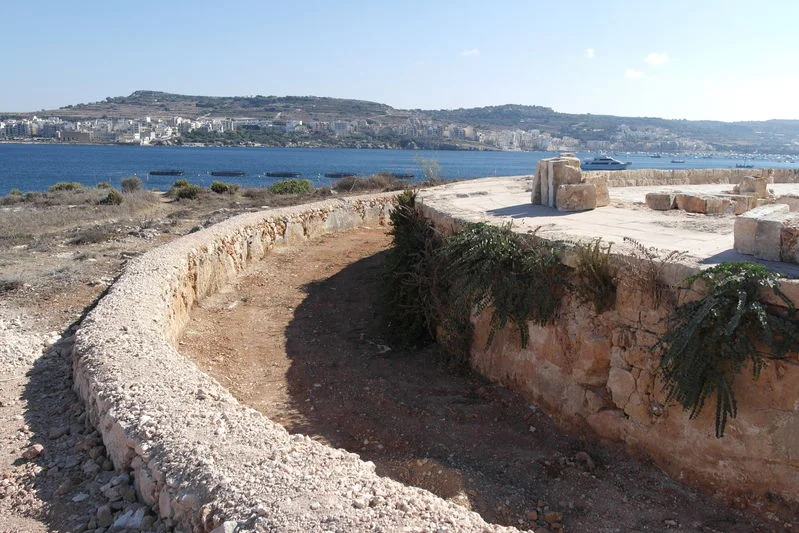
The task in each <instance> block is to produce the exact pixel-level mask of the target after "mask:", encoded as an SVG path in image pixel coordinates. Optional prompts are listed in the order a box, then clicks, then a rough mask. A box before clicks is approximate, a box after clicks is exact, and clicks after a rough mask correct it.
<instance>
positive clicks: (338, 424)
mask: <svg viewBox="0 0 799 533" xmlns="http://www.w3.org/2000/svg"><path fill="white" fill-rule="evenodd" d="M39 200H41V199H39ZM39 200H37V201H36V202H35V203H32V202H26V203H13V204H5V205H4V204H3V203H2V202H0V421H2V422H1V423H0V532H4V531H8V532H12V531H13V532H22V533H38V532H45V531H59V532H82V531H94V532H97V533H101V532H102V533H105V532H112V531H131V532H138V531H156V532H160V531H165V530H166V528H165V526H164V524H162V523H161V522H160V521H159V520H157V519H156V516H155V515H154V514H153V513H152V512H151V511H150V510H149V509H148V508H146V507H145V506H143V505H141V504H140V503H139V502H138V501H137V499H136V494H135V491H134V490H133V486H132V482H131V479H130V477H129V476H128V475H127V474H125V473H120V472H114V471H113V469H112V465H111V463H110V461H109V460H108V458H107V456H106V453H105V449H104V447H103V445H102V442H101V440H100V438H99V436H98V433H97V432H96V431H95V430H94V428H93V427H91V425H90V424H89V423H88V421H87V420H86V414H85V411H84V409H83V406H82V405H81V403H80V402H79V401H78V399H77V397H76V395H75V394H74V393H73V391H72V379H71V362H70V346H71V338H72V334H73V333H74V330H75V328H76V326H77V324H78V323H79V321H80V319H81V317H82V315H83V314H84V313H85V312H86V311H87V310H88V309H89V308H90V307H91V305H92V303H93V302H94V301H95V300H96V299H97V298H98V297H100V296H101V295H102V293H103V291H104V290H105V289H106V288H107V287H108V286H109V285H110V284H111V283H112V281H113V279H114V278H115V277H116V276H117V275H118V274H119V273H120V272H121V270H122V269H123V268H124V265H125V263H126V261H127V260H128V259H130V258H131V257H134V256H136V255H137V254H140V253H142V252H144V251H146V250H148V249H150V248H152V247H153V246H156V245H158V244H160V243H163V242H167V241H169V240H171V239H173V238H175V237H177V236H180V235H183V234H185V233H188V232H190V231H194V230H196V229H197V228H200V227H203V226H207V225H210V224H212V223H214V222H217V221H220V220H223V219H225V218H227V217H229V216H232V215H234V214H237V213H240V212H243V211H246V210H250V209H257V208H259V207H260V206H261V205H267V204H269V205H273V204H272V199H269V198H264V197H262V196H256V197H253V198H248V197H242V196H240V195H236V196H230V197H227V196H224V197H222V196H213V195H206V196H203V197H202V198H200V200H197V201H189V202H187V201H181V202H172V201H168V200H166V199H164V198H161V197H153V196H151V195H138V196H130V197H127V198H126V200H125V202H123V204H122V205H121V206H100V205H97V204H96V202H92V201H87V200H86V198H85V195H82V196H61V197H55V196H53V197H52V198H49V199H48V200H47V201H46V202H42V201H39ZM353 235H355V237H354V240H353V237H352V236H350V237H349V238H344V239H333V238H328V239H326V240H325V241H324V246H321V247H320V246H316V247H310V248H309V250H316V251H317V252H319V251H323V252H324V253H322V255H320V256H318V257H317V258H316V259H313V260H310V259H309V258H307V257H306V258H302V257H300V256H299V255H297V254H298V253H299V252H297V251H294V250H287V251H286V252H281V253H279V254H275V255H274V258H273V259H276V260H278V261H280V262H279V263H268V262H265V263H264V265H263V267H262V268H261V267H259V268H260V269H259V270H257V271H254V272H253V273H251V274H248V275H250V276H251V277H250V278H248V279H250V282H251V283H250V285H248V287H249V288H248V289H247V290H248V291H250V292H247V293H239V292H227V293H223V294H222V295H220V298H221V300H218V302H222V303H221V304H219V305H222V304H224V305H222V309H223V310H226V309H227V310H228V311H230V312H231V313H233V315H232V316H236V315H235V312H238V311H236V310H237V309H239V310H240V311H241V312H257V313H259V314H260V315H261V316H262V317H267V318H269V321H267V322H264V323H263V326H262V327H264V328H273V329H272V330H270V331H267V332H264V335H266V337H264V338H265V339H267V341H265V342H264V343H262V344H263V346H262V347H267V346H272V347H276V348H277V351H275V350H273V349H272V348H269V350H272V351H269V350H266V351H264V352H263V357H266V358H267V360H265V361H261V363H265V364H264V365H263V366H262V367H260V374H259V373H258V372H255V371H251V370H253V368H254V367H253V366H250V367H243V366H241V365H239V362H240V361H239V362H237V361H236V360H235V359H233V356H234V354H233V353H232V351H233V348H232V347H231V346H227V347H225V346H223V345H221V344H219V343H215V342H211V341H212V340H213V339H217V340H218V339H221V338H224V336H223V335H222V334H221V333H220V332H219V331H211V330H203V328H204V327H205V326H200V325H199V323H197V324H195V325H193V326H192V327H193V328H194V329H193V330H192V328H190V332H191V331H195V337H196V338H200V339H202V338H204V339H206V340H208V341H209V342H208V343H207V344H208V347H210V348H212V351H210V352H207V353H206V355H205V356H203V357H205V358H204V359H203V360H204V362H205V364H206V365H207V367H208V368H209V370H210V371H211V372H212V373H214V374H215V375H216V376H217V377H218V379H219V380H220V381H221V382H222V383H223V384H225V385H229V386H231V387H232V388H233V390H234V392H235V393H236V394H237V395H238V396H239V397H240V398H241V399H242V400H244V401H245V402H248V403H251V404H252V405H253V406H254V407H257V408H259V409H261V410H263V411H264V412H266V413H267V414H269V415H270V416H273V417H274V418H275V419H276V420H278V421H280V422H281V423H284V424H285V425H286V426H287V427H288V428H289V429H290V430H291V431H300V432H304V433H308V434H310V435H312V436H313V438H315V439H318V440H322V441H325V442H329V443H331V444H334V445H336V446H343V447H347V448H348V449H351V450H352V451H356V452H358V453H360V454H361V455H362V456H364V458H365V459H370V460H374V461H375V462H376V463H377V464H378V465H379V466H378V468H379V471H380V472H381V473H383V474H385V475H389V476H392V477H395V478H396V479H400V480H402V481H404V482H407V483H412V484H416V485H419V486H422V487H424V488H428V489H430V490H432V491H434V492H438V493H439V494H441V495H442V496H444V497H448V498H451V499H453V501H456V502H459V503H461V504H462V505H466V506H470V507H472V508H473V509H475V510H479V511H480V512H482V513H483V514H484V515H485V516H486V519H488V520H491V521H495V522H498V523H508V524H513V525H522V526H523V527H536V528H537V529H538V530H539V531H542V530H545V529H549V530H557V529H570V530H572V531H587V530H592V531H593V530H597V531H599V530H604V531H627V530H651V531H657V530H663V529H675V530H683V531H772V530H780V529H783V528H784V527H785V526H784V522H785V520H784V518H785V517H781V518H782V520H780V521H773V522H769V523H766V522H762V521H759V520H758V519H756V518H754V517H752V516H748V515H743V514H741V513H740V512H738V511H734V510H732V509H729V508H727V507H724V506H721V505H719V504H718V503H717V502H714V501H712V500H711V499H709V498H707V497H705V496H703V495H701V494H697V493H696V492H694V491H690V490H688V489H686V488H684V487H681V486H679V485H678V484H676V483H674V482H671V481H670V480H668V479H666V478H664V477H663V476H662V475H661V474H660V473H659V472H657V471H656V470H654V469H653V468H651V467H648V466H646V465H641V464H640V463H638V462H636V461H633V460H631V459H628V458H626V457H625V456H623V455H620V454H618V453H617V452H613V451H609V450H605V449H602V448H599V447H596V446H594V444H592V443H590V442H587V441H585V440H580V439H576V438H574V437H570V436H567V435H563V434H561V433H560V432H558V431H557V429H556V428H555V427H554V426H553V425H552V424H551V423H550V422H548V420H547V418H546V417H545V416H543V414H541V413H540V412H538V411H537V410H536V409H535V408H534V406H530V405H528V404H526V403H524V402H523V401H521V399H519V398H518V397H516V396H514V395H509V394H508V393H506V392H504V391H503V390H501V389H498V388H496V387H493V386H491V385H490V384H487V383H484V382H482V381H481V380H479V379H478V378H476V377H474V376H470V375H465V376H464V375H461V376H454V377H453V376H452V375H451V373H449V372H446V371H445V369H443V368H442V367H440V365H436V364H431V361H433V360H434V357H433V355H434V354H431V353H429V352H422V353H417V354H410V353H406V354H396V353H389V352H390V349H389V350H387V349H388V348H390V347H388V346H387V345H386V344H385V343H384V342H383V341H382V340H381V339H380V336H379V334H378V333H377V330H376V329H374V327H375V322H374V320H373V319H374V316H375V315H374V313H373V312H371V311H369V309H370V308H369V307H368V306H369V305H372V306H373V305H374V304H373V303H369V302H364V301H362V300H358V299H357V298H354V297H353V298H345V299H344V300H341V299H338V298H337V299H335V301H342V302H343V304H342V305H344V304H346V305H345V306H344V307H336V306H335V305H333V304H332V303H331V302H332V300H330V299H329V296H331V295H333V294H336V293H338V294H342V293H343V292H347V293H348V294H353V293H363V294H360V295H359V296H364V295H365V293H366V292H368V291H367V290H366V289H367V288H368V287H370V286H371V287H373V286H374V285H373V283H374V281H373V277H374V273H375V272H376V269H379V261H380V255H379V253H378V252H379V251H380V250H381V249H383V248H384V247H385V246H386V244H387V238H386V236H385V234H384V233H383V232H380V231H379V230H377V231H372V232H367V234H364V235H359V234H357V233H355V234H353ZM362 258H365V259H363V261H362V260H361V259H362ZM369 258H371V259H369ZM353 264H356V266H354V267H353V266H352V265H353ZM286 265H291V266H290V267H287V266H286ZM363 269H365V270H363ZM340 272H344V275H341V274H339V273H340ZM278 273H279V274H280V275H281V276H282V277H281V278H280V280H281V282H280V283H279V284H278V285H274V282H273V281H272V277H273V276H275V275H276V274H278ZM347 276H349V277H347ZM370 276H372V277H371V278H370ZM370 280H372V281H370ZM292 281H296V283H292ZM270 283H272V285H270ZM370 284H371V285H370ZM267 288H268V289H267ZM233 289H234V288H231V291H232V290H233ZM266 290H269V291H271V292H270V293H269V294H270V298H265V297H264V296H265V295H266V294H267V293H266V292H264V291H266ZM259 291H260V292H259ZM281 291H283V292H281ZM226 298H227V299H226ZM256 304H257V305H256ZM267 305H268V306H271V307H263V306H267ZM331 305H332V306H333V307H331ZM336 305H338V304H336ZM253 306H256V307H253ZM347 306H350V307H347ZM364 306H366V307H364ZM218 307H219V306H217V307H214V304H213V302H212V303H209V305H208V306H207V307H206V308H204V309H200V310H199V311H198V315H197V316H198V319H201V318H202V313H204V312H205V313H217V314H220V313H219V312H218V311H219V309H218ZM228 307H230V309H228ZM364 309H366V311H364ZM225 312H226V311H225ZM225 312H222V313H221V314H225ZM317 312H325V313H326V314H324V315H318V314H315V313H317ZM364 312H366V313H367V315H363V314H362V313H364ZM358 313H361V314H358ZM369 313H371V315H370V314H369ZM344 319H346V320H348V321H349V322H337V321H340V320H344ZM281 321H282V322H281ZM353 324H356V325H357V327H354V326H353ZM239 327H241V326H239ZM286 327H288V328H289V330H287V331H289V333H290V334H289V335H285V334H284V329H285V328H286ZM292 328H293V329H292ZM307 328H316V331H314V335H312V336H307V335H301V334H300V333H299V332H301V331H307ZM203 331H205V333H202V332H203ZM197 332H200V334H197ZM342 333H343V335H342ZM191 335H192V334H191V333H189V334H187V336H186V342H187V343H189V344H191V343H193V342H194V341H193V340H192V337H191ZM203 335H205V336H203ZM226 335H228V336H229V335H230V332H228V333H226ZM230 338H234V337H230ZM242 338H244V337H242ZM269 339H271V341H269ZM281 343H282V344H281ZM245 344H246V343H245ZM189 347H190V346H187V349H188V348H189ZM194 348H197V343H194ZM321 348H324V349H325V350H327V351H331V350H333V351H335V353H336V354H337V355H336V358H334V359H329V360H326V361H324V362H322V360H320V359H318V358H315V357H314V356H315V355H318V354H319V353H322V352H324V351H325V350H321V352H320V349H321ZM228 349H230V350H231V352H230V353H229V352H228V351H226V350H228ZM259 349H260V348H259ZM281 350H282V351H281ZM270 357H271V359H269V358H270ZM201 358H202V357H201ZM256 362H257V360H256V359H252V360H250V361H249V362H248V364H250V365H253V364H255V363H256ZM248 369H249V370H248ZM410 372H418V373H420V375H423V376H424V378H423V379H422V380H416V383H415V384H414V383H413V382H412V380H409V379H408V375H410ZM248 373H249V374H251V375H249V376H248ZM245 377H246V379H245ZM336 380H337V382H338V383H339V384H343V386H339V387H332V386H330V385H331V383H332V381H336ZM267 382H270V383H267ZM420 382H421V384H423V385H424V387H420V386H419V385H420ZM317 385H318V386H317ZM403 387H405V388H403ZM264 391H266V392H267V394H265V395H264V394H262V393H263V392H264ZM428 393H429V394H428ZM259 402H261V403H259ZM367 405H376V406H378V407H379V409H376V410H373V411H370V410H368V409H367V410H364V409H363V408H364V406H367ZM448 419H451V420H450V421H449V422H447V423H444V422H443V421H446V420H448ZM453 420H454V421H455V423H454V424H453V423H452V421H453ZM422 434H424V435H427V437H425V438H424V439H420V437H421V435H422ZM511 445H512V446H521V448H520V449H521V450H523V451H520V452H518V453H517V454H516V455H511V456H503V455H502V454H503V453H505V452H504V451H501V450H506V449H508V447H509V446H511ZM493 448H496V450H494V451H492V449H493ZM493 455H496V456H497V457H502V459H501V460H499V461H498V460H496V459H497V457H493ZM597 487H599V488H597ZM599 526H601V527H599ZM589 527H590V529H584V528H589Z"/></svg>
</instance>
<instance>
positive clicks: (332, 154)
mask: <svg viewBox="0 0 799 533" xmlns="http://www.w3.org/2000/svg"><path fill="white" fill-rule="evenodd" d="M553 155H556V154H555V153H553V152H476V151H475V152H467V151H430V150H357V149H341V148H262V147H229V148H228V147H185V146H163V147H161V146H151V147H150V146H102V145H64V144H13V143H4V144H0V195H5V194H8V192H9V191H11V190H12V189H19V190H21V191H24V192H28V191H43V190H46V189H47V188H48V187H49V186H50V185H53V184H54V183H57V182H60V181H77V182H79V183H81V184H83V185H85V186H95V185H97V184H98V183H100V182H103V181H105V182H108V183H110V184H111V185H113V186H114V187H119V184H120V181H121V180H122V179H124V178H127V177H130V176H134V175H135V176H138V177H139V178H140V179H141V180H142V181H143V182H144V185H145V187H147V188H149V189H159V190H167V189H169V187H170V186H171V184H172V183H173V182H174V181H175V180H176V179H179V178H178V177H176V176H151V175H149V171H151V170H164V169H179V170H182V171H183V172H184V175H183V176H180V178H186V179H188V180H189V181H191V182H192V183H197V184H199V185H202V186H206V187H207V186H208V185H210V184H211V182H212V181H215V180H219V181H228V182H234V183H238V184H240V185H241V186H242V187H263V186H268V185H270V184H272V183H274V182H276V181H280V180H281V179H284V178H277V177H274V178H273V177H267V176H265V174H266V173H267V172H298V173H299V177H300V178H304V179H310V180H311V181H312V182H313V184H314V185H315V186H325V185H330V184H331V183H332V182H333V181H334V180H333V179H331V178H326V177H325V176H324V174H326V173H336V172H340V173H354V174H358V175H368V174H373V173H377V172H392V173H396V174H413V175H414V179H415V180H418V179H421V178H422V177H423V166H424V164H425V163H424V162H425V161H436V162H438V164H439V165H440V167H441V177H442V178H459V179H470V178H479V177H489V176H517V175H524V174H532V173H533V172H534V170H535V167H536V164H537V162H538V160H539V159H541V158H544V157H552V156H553ZM577 155H578V156H579V157H580V158H581V159H590V158H591V157H593V156H595V155H596V154H577ZM679 157H680V159H684V160H685V163H679V164H675V163H671V160H670V158H669V156H663V157H662V158H652V157H650V156H649V155H647V154H622V155H619V156H617V158H618V159H621V160H623V161H631V162H632V165H631V167H630V168H733V167H735V165H736V164H740V163H741V162H742V160H741V159H740V158H737V159H735V158H723V157H713V158H699V157H688V156H684V155H680V156H679ZM746 163H747V164H753V165H754V166H755V167H769V168H799V164H797V163H794V162H790V161H779V160H768V159H749V160H747V161H746ZM220 170H221V171H231V170H236V171H242V172H245V173H246V175H245V176H236V177H214V176H211V175H210V172H212V171H220Z"/></svg>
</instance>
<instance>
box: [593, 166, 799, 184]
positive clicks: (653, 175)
mask: <svg viewBox="0 0 799 533" xmlns="http://www.w3.org/2000/svg"><path fill="white" fill-rule="evenodd" d="M584 174H585V175H586V176H587V177H592V178H593V179H601V178H604V180H605V182H606V183H607V185H608V187H640V186H647V185H704V184H709V183H730V184H738V183H740V182H741V180H742V179H743V178H744V177H746V176H771V177H772V178H773V179H774V183H799V169H784V168H768V169H761V168H707V169H704V168H701V169H700V168H684V169H675V170H656V169H651V168H640V169H626V170H596V171H587V172H585V173H584Z"/></svg>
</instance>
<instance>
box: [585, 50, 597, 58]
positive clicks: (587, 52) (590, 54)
mask: <svg viewBox="0 0 799 533" xmlns="http://www.w3.org/2000/svg"><path fill="white" fill-rule="evenodd" d="M594 55H595V54H594V49H593V48H586V49H585V57H586V59H594Z"/></svg>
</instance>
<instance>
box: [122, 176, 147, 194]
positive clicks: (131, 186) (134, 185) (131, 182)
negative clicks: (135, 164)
mask: <svg viewBox="0 0 799 533" xmlns="http://www.w3.org/2000/svg"><path fill="white" fill-rule="evenodd" d="M120 185H121V186H122V192H133V191H138V190H139V189H141V188H142V184H141V180H140V179H139V178H138V177H136V176H131V177H129V178H125V179H123V180H122V182H121V183H120Z"/></svg>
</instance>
